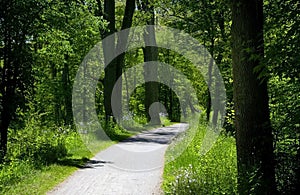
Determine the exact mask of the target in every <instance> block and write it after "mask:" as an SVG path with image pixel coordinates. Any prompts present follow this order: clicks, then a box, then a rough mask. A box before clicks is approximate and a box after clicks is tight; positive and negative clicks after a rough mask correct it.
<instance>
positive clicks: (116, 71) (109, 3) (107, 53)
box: [97, 0, 135, 120]
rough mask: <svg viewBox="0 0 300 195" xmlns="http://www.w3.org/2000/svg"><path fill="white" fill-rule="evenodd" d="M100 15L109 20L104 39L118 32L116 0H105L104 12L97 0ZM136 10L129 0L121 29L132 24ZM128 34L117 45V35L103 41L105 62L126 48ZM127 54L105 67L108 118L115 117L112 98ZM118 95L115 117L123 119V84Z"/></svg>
mask: <svg viewBox="0 0 300 195" xmlns="http://www.w3.org/2000/svg"><path fill="white" fill-rule="evenodd" d="M97 3H98V9H99V10H98V11H99V15H100V16H101V15H103V17H104V19H105V20H107V21H108V22H109V24H108V30H106V31H104V32H102V34H101V36H102V39H104V38H105V37H107V36H109V35H111V34H113V33H115V32H116V27H115V21H116V17H115V1H114V0H105V1H104V12H103V13H102V5H101V1H100V0H97ZM134 10H135V0H127V1H126V7H125V13H124V17H123V22H122V27H121V30H124V29H126V28H130V27H131V26H132V18H133V14H134ZM127 40H128V34H127V35H125V36H122V37H119V39H118V43H117V45H115V37H112V38H111V39H110V40H105V39H104V41H103V45H102V46H103V50H104V60H105V64H108V61H107V59H110V58H111V57H112V56H115V52H116V49H118V50H124V48H125V47H126V45H127ZM124 61H125V54H124V53H122V54H121V55H119V56H118V57H116V58H115V59H114V60H112V62H111V63H110V64H108V65H107V66H106V68H105V77H104V109H105V116H106V120H109V119H110V118H111V117H113V112H112V107H111V104H112V102H111V100H112V90H113V87H114V85H115V83H116V81H117V80H118V79H119V78H120V79H122V77H121V76H122V69H123V66H124ZM121 84H122V82H121ZM116 87H117V88H116V91H117V95H116V96H115V97H113V100H114V101H113V103H114V104H115V105H116V107H117V108H118V109H117V113H115V115H116V116H115V117H116V118H114V117H113V118H114V120H115V119H118V120H119V119H121V117H122V112H121V110H122V102H121V101H122V85H118V86H116Z"/></svg>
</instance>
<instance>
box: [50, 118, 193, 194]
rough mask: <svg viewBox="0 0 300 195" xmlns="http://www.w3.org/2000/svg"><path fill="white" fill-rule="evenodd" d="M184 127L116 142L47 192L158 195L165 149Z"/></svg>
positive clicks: (185, 127)
mask: <svg viewBox="0 0 300 195" xmlns="http://www.w3.org/2000/svg"><path fill="white" fill-rule="evenodd" d="M187 127H188V124H184V123H179V124H175V125H172V126H168V127H162V128H158V129H155V130H151V131H146V132H143V133H140V134H138V135H136V136H134V137H131V138H129V139H127V140H125V141H123V142H120V143H118V144H115V145H113V146H111V147H109V148H107V149H106V150H104V151H102V152H100V153H98V154H97V155H96V156H95V157H94V158H92V159H91V161H89V162H88V163H87V164H86V165H85V166H84V168H82V169H79V170H78V171H76V172H75V173H74V174H73V175H71V176H70V177H69V178H68V179H66V180H65V181H64V182H62V183H61V184H59V185H58V186H56V187H55V188H54V189H53V190H52V191H50V192H49V193H48V194H59V195H66V194H70V195H71V194H72V195H73V194H78V195H79V194H80V195H85V194H105V195H118V194H120V195H135V194H137V195H140V194H144V195H148V194H161V191H160V184H161V181H162V173H163V166H164V154H165V151H166V149H167V147H168V145H169V143H170V142H171V141H172V139H173V138H174V137H175V136H176V135H177V134H178V133H180V132H183V131H185V130H186V129H187Z"/></svg>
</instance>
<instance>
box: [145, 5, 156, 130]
mask: <svg viewBox="0 0 300 195" xmlns="http://www.w3.org/2000/svg"><path fill="white" fill-rule="evenodd" d="M142 9H143V10H144V11H145V12H146V13H147V14H149V16H150V19H149V20H148V21H147V25H154V22H155V14H154V7H153V6H152V5H150V2H149V1H148V0H145V1H143V3H142ZM144 41H145V44H146V45H153V46H154V47H150V46H147V47H145V48H143V52H144V62H148V64H149V66H144V76H145V78H151V79H155V78H157V64H156V63H155V62H156V61H157V60H158V48H157V47H155V46H156V38H155V29H154V27H153V26H148V27H147V28H146V30H145V32H144ZM158 93H159V84H158V83H157V82H146V83H145V110H146V117H147V120H148V121H150V122H151V123H152V124H161V121H160V117H159V109H158V108H153V110H152V109H151V113H150V110H149V108H150V106H151V105H152V104H153V103H155V102H158V101H159V94H158Z"/></svg>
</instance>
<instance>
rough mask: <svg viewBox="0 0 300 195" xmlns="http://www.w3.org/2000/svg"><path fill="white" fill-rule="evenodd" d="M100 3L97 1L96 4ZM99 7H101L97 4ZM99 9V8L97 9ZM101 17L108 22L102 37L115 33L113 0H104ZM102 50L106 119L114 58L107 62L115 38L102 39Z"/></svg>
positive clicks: (112, 50) (108, 112)
mask: <svg viewBox="0 0 300 195" xmlns="http://www.w3.org/2000/svg"><path fill="white" fill-rule="evenodd" d="M99 4H101V2H100V1H98V5H99ZM99 7H101V6H100V5H99ZM99 11H101V10H99ZM103 18H104V19H105V20H106V21H107V22H109V24H108V29H107V30H106V31H104V32H102V35H101V36H102V39H104V38H106V37H107V36H109V35H111V34H113V33H115V31H116V27H115V19H116V17H115V1H114V0H104V12H103ZM102 46H103V52H104V60H105V64H107V66H106V68H105V77H104V110H105V118H106V121H108V120H110V118H111V117H112V116H113V113H112V108H111V94H112V90H113V87H114V84H115V81H116V72H117V71H116V60H113V61H112V62H111V63H110V64H108V59H111V57H112V56H114V54H115V38H114V37H112V38H111V39H109V40H108V39H104V40H103V45H102Z"/></svg>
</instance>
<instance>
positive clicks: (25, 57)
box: [0, 0, 43, 161]
mask: <svg viewBox="0 0 300 195" xmlns="http://www.w3.org/2000/svg"><path fill="white" fill-rule="evenodd" d="M1 7H2V8H1V15H0V19H1V23H0V29H1V31H0V32H1V35H0V37H1V43H0V44H1V54H0V55H1V56H0V57H1V59H0V60H1V62H0V63H1V65H0V72H1V73H0V76H1V78H0V113H1V116H0V130H1V142H0V161H2V160H3V158H4V156H5V155H6V151H7V138H8V137H7V136H8V128H9V126H10V124H11V122H12V121H13V120H14V119H16V117H17V115H16V110H17V109H18V108H20V109H23V108H25V104H26V95H27V93H28V92H29V90H30V88H31V86H32V85H31V84H32V75H31V71H32V63H33V56H32V43H31V42H30V38H31V37H32V36H33V35H34V28H33V27H34V25H35V22H34V21H35V19H37V18H38V17H39V13H40V11H41V10H42V9H43V6H42V2H40V3H38V2H36V1H35V0H30V1H26V2H23V1H5V2H3V1H1ZM31 8H34V9H33V11H30V10H31Z"/></svg>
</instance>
